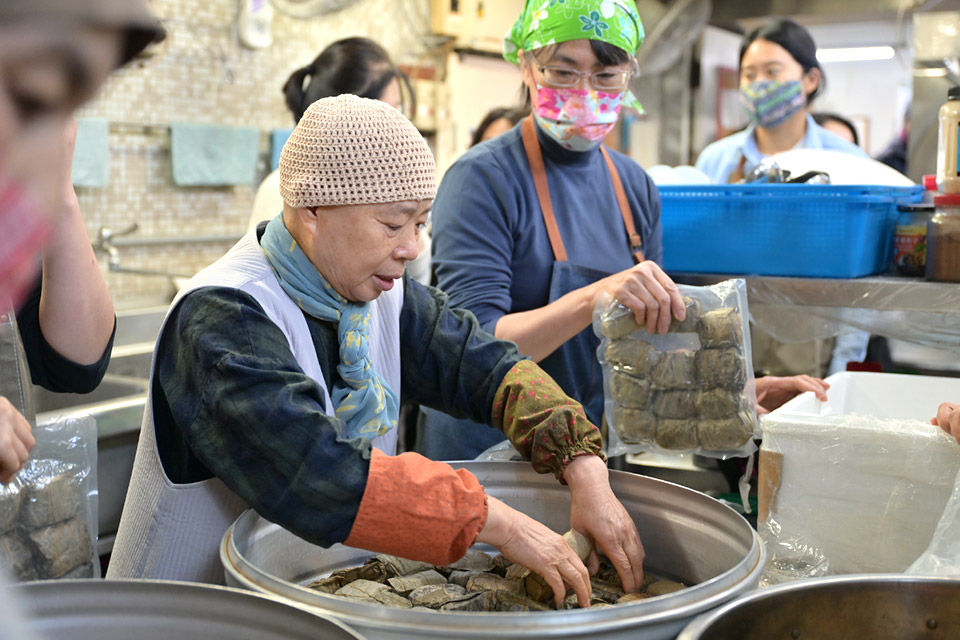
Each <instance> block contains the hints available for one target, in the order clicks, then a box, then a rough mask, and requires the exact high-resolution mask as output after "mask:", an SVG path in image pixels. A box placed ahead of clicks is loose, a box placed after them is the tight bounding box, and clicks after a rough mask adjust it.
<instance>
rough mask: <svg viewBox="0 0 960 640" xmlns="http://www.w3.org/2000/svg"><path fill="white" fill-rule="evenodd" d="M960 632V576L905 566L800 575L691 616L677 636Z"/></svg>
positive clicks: (756, 639) (937, 635)
mask: <svg viewBox="0 0 960 640" xmlns="http://www.w3.org/2000/svg"><path fill="white" fill-rule="evenodd" d="M728 638H736V639H737V640H767V639H768V638H784V639H790V638H799V639H800V640H805V639H808V638H810V639H813V638H830V640H872V639H877V640H879V639H886V638H897V639H898V640H948V639H951V638H960V580H955V579H950V578H933V577H917V576H907V575H901V574H872V575H846V576H834V577H829V578H814V579H810V580H799V581H796V582H789V583H786V584H781V585H777V586H775V587H770V588H769V589H763V590H761V591H756V592H754V593H752V594H750V595H748V596H745V597H743V598H740V599H739V600H735V601H733V602H730V603H728V604H726V605H724V606H723V607H720V608H719V609H716V610H715V611H712V612H710V613H706V614H704V615H701V616H700V617H698V618H697V619H696V620H694V621H693V622H691V623H690V624H689V625H688V626H687V628H686V629H684V631H683V633H681V634H680V636H679V637H678V638H677V640H721V639H722V640H727V639H728Z"/></svg>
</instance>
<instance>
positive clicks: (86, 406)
mask: <svg viewBox="0 0 960 640" xmlns="http://www.w3.org/2000/svg"><path fill="white" fill-rule="evenodd" d="M146 392H147V378H146V376H143V377H126V376H117V375H111V374H109V373H108V374H107V375H105V376H104V377H103V382H101V383H100V386H98V387H97V388H96V389H94V390H93V391H91V392H90V393H55V392H53V391H48V390H47V389H43V388H41V387H34V389H33V397H34V401H35V402H36V407H37V413H40V414H47V413H62V412H70V413H76V412H84V413H87V412H89V413H98V412H100V411H102V410H103V409H109V408H111V407H110V405H112V404H113V403H114V401H116V400H120V399H124V398H129V397H131V396H134V397H142V396H144V395H145V394H146ZM105 405H106V406H105ZM98 423H99V420H98ZM138 426H139V425H138ZM97 431H98V433H99V432H101V431H102V430H101V429H100V428H98V429H97Z"/></svg>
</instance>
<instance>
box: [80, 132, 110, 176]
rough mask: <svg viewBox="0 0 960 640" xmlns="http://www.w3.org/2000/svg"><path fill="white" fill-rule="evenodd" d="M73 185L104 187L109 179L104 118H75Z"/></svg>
mask: <svg viewBox="0 0 960 640" xmlns="http://www.w3.org/2000/svg"><path fill="white" fill-rule="evenodd" d="M72 172H73V186H75V187H105V186H107V183H109V181H110V144H109V133H108V132H107V120H106V119H105V118H77V143H76V146H75V147H74V150H73V168H72Z"/></svg>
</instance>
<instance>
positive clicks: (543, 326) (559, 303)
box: [494, 287, 596, 362]
mask: <svg viewBox="0 0 960 640" xmlns="http://www.w3.org/2000/svg"><path fill="white" fill-rule="evenodd" d="M595 297H596V296H595V295H594V294H593V292H592V287H583V288H581V289H577V290H575V291H571V292H570V293H568V294H566V295H565V296H563V297H561V298H558V299H557V300H555V301H554V302H551V303H550V304H548V305H547V306H545V307H540V308H539V309H531V310H529V311H521V312H518V313H510V314H507V315H505V316H503V317H502V318H500V320H499V321H498V322H497V327H496V329H495V331H494V335H496V336H497V337H498V338H500V339H502V340H511V341H513V342H515V343H516V344H517V348H518V349H519V350H520V353H522V354H524V355H526V356H530V357H531V358H532V359H533V360H534V362H540V361H541V360H543V359H544V358H546V357H547V356H549V355H550V354H551V353H553V352H554V351H556V350H557V349H558V348H559V347H560V346H561V345H562V344H564V343H565V342H567V340H569V339H570V338H572V337H574V336H575V335H577V334H578V333H580V332H581V331H583V330H584V329H585V328H587V327H588V326H590V323H591V322H592V320H593V305H594V298H595Z"/></svg>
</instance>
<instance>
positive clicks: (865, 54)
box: [817, 46, 896, 62]
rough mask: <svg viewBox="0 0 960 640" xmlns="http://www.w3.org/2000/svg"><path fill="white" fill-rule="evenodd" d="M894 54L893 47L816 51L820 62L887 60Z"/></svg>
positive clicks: (843, 48) (842, 48)
mask: <svg viewBox="0 0 960 640" xmlns="http://www.w3.org/2000/svg"><path fill="white" fill-rule="evenodd" d="M895 54H896V52H895V51H894V50H893V47H890V46H882V47H840V48H836V49H817V60H819V61H820V62H863V61H866V60H889V59H890V58H892V57H893V56H894V55H895Z"/></svg>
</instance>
